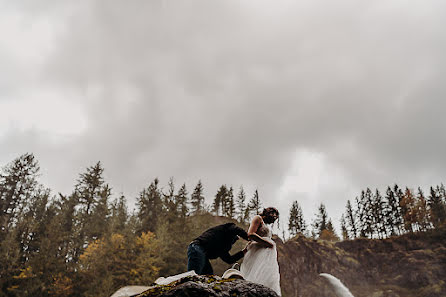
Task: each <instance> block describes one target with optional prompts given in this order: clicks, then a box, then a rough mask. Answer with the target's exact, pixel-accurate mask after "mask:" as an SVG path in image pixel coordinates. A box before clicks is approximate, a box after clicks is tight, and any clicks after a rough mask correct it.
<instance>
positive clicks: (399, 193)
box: [393, 184, 405, 235]
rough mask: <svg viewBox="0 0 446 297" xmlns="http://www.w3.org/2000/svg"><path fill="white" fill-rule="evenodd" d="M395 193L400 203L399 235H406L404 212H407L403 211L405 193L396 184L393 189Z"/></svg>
mask: <svg viewBox="0 0 446 297" xmlns="http://www.w3.org/2000/svg"><path fill="white" fill-rule="evenodd" d="M393 192H394V193H395V196H396V199H397V201H398V210H399V218H398V223H399V224H398V233H399V234H400V235H401V234H404V232H405V229H404V212H405V210H404V209H403V207H401V204H402V201H403V197H404V193H403V191H402V190H401V189H400V188H399V187H398V185H396V184H395V186H394V187H393Z"/></svg>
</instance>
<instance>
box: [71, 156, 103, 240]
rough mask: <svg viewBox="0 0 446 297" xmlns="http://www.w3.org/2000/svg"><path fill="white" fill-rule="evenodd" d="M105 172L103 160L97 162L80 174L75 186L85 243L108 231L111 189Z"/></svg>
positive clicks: (81, 234) (81, 237)
mask: <svg viewBox="0 0 446 297" xmlns="http://www.w3.org/2000/svg"><path fill="white" fill-rule="evenodd" d="M103 172H104V168H103V167H102V165H101V162H97V163H96V164H95V165H93V166H91V167H88V168H87V171H86V172H85V173H82V174H80V177H79V179H78V180H77V184H76V186H75V190H74V194H75V195H76V197H77V201H78V206H79V209H78V211H77V214H76V215H77V217H78V221H79V223H80V240H81V241H82V242H83V245H84V244H88V243H89V242H92V241H94V240H96V239H98V238H99V237H101V236H102V235H104V234H105V233H106V232H107V226H108V221H107V220H108V215H109V198H110V196H111V189H110V187H109V186H108V185H107V184H106V183H105V181H104V178H103V176H102V174H103Z"/></svg>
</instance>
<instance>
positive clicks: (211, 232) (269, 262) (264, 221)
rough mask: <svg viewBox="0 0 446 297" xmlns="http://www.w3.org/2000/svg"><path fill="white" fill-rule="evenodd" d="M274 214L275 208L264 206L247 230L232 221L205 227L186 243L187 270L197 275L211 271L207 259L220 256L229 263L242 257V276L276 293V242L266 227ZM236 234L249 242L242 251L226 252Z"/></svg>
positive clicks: (278, 284)
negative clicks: (206, 228)
mask: <svg viewBox="0 0 446 297" xmlns="http://www.w3.org/2000/svg"><path fill="white" fill-rule="evenodd" d="M278 217H279V211H278V210H277V209H276V208H274V207H268V208H265V209H264V210H263V212H262V213H261V214H260V215H256V216H254V218H253V219H252V221H251V224H250V226H249V229H248V232H246V231H245V230H243V229H242V228H240V227H237V226H236V225H235V224H234V223H227V224H223V225H219V226H216V227H213V228H210V229H208V230H206V231H205V232H203V234H201V235H200V236H198V237H197V238H196V239H194V240H193V241H192V242H191V243H190V244H189V247H188V249H187V257H188V263H187V270H188V271H190V270H195V272H196V273H197V274H213V270H212V266H211V263H210V262H209V259H216V258H218V257H220V258H221V259H222V260H223V261H225V262H226V263H229V264H232V263H234V262H236V261H238V260H239V259H241V258H242V257H244V260H243V263H242V265H241V267H240V272H241V273H242V275H243V277H244V279H246V280H248V281H251V282H254V283H259V284H262V285H264V286H267V287H269V288H271V289H273V290H274V291H275V292H276V293H277V294H278V295H279V296H280V274H279V265H278V263H277V250H276V244H275V243H274V241H273V240H272V239H271V236H272V232H271V229H270V228H269V227H268V226H267V225H269V224H272V223H274V222H275V221H276V220H277V218H278ZM239 237H241V238H243V239H245V240H247V241H249V242H248V244H247V245H246V247H245V248H244V249H243V250H242V251H240V252H238V253H236V254H234V255H230V254H229V251H230V250H231V247H232V245H233V244H234V243H235V242H236V241H237V239H238V238H239Z"/></svg>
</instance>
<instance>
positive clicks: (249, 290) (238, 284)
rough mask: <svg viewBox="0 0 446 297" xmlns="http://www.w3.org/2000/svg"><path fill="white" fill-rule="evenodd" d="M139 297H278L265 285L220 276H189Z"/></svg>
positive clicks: (150, 290) (157, 286)
mask: <svg viewBox="0 0 446 297" xmlns="http://www.w3.org/2000/svg"><path fill="white" fill-rule="evenodd" d="M135 296H138V297H155V296H156V297H168V296H175V297H189V296H203V297H233V296H237V297H278V295H277V294H276V292H274V291H273V290H271V289H270V288H267V287H265V286H262V285H259V284H255V283H251V282H248V281H245V280H241V279H236V278H229V279H222V278H220V277H218V276H202V275H196V276H188V277H185V278H182V279H180V280H178V281H175V282H173V283H171V284H168V285H155V286H153V287H150V288H149V289H148V290H146V291H144V292H142V293H141V294H138V295H135Z"/></svg>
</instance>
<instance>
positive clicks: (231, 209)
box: [225, 187, 235, 219]
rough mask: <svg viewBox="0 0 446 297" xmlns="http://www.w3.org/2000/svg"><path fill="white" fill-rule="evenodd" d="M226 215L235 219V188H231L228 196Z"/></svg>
mask: <svg viewBox="0 0 446 297" xmlns="http://www.w3.org/2000/svg"><path fill="white" fill-rule="evenodd" d="M225 214H226V217H228V218H231V219H233V218H234V217H235V202H234V189H233V188H232V187H230V188H229V190H228V192H227V197H226V212H225Z"/></svg>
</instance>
